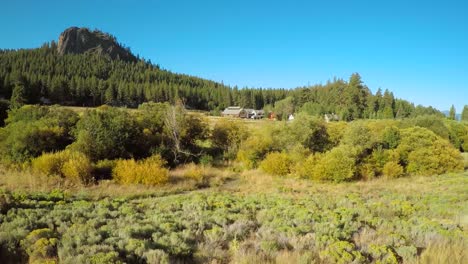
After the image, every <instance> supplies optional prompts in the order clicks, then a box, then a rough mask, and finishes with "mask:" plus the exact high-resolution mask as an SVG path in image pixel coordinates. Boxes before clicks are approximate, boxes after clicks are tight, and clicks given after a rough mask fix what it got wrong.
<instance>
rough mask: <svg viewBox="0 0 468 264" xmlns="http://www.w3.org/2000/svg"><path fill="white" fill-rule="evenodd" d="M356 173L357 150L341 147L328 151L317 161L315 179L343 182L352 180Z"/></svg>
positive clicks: (345, 146)
mask: <svg viewBox="0 0 468 264" xmlns="http://www.w3.org/2000/svg"><path fill="white" fill-rule="evenodd" d="M355 172H356V149H354V148H353V147H350V146H347V145H341V146H338V147H336V148H333V149H332V150H331V151H328V152H327V153H325V154H324V156H323V157H322V158H321V159H320V160H318V161H317V165H316V166H315V170H314V176H313V178H314V179H317V180H328V181H334V182H342V181H346V180H350V179H352V178H353V177H354V175H355Z"/></svg>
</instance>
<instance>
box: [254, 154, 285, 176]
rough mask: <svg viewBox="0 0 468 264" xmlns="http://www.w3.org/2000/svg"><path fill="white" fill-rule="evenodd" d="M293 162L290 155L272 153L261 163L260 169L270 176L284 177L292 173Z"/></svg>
mask: <svg viewBox="0 0 468 264" xmlns="http://www.w3.org/2000/svg"><path fill="white" fill-rule="evenodd" d="M291 166H292V161H291V159H290V158H289V156H288V154H286V153H283V152H282V153H280V152H271V153H268V155H267V156H266V157H265V159H264V160H263V161H262V162H261V163H260V168H261V169H262V170H263V171H264V172H266V173H269V174H272V175H279V176H284V175H287V174H289V172H290V171H291Z"/></svg>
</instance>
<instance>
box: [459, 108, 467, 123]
mask: <svg viewBox="0 0 468 264" xmlns="http://www.w3.org/2000/svg"><path fill="white" fill-rule="evenodd" d="M461 120H462V121H465V122H468V105H465V107H463V111H462V115H461Z"/></svg>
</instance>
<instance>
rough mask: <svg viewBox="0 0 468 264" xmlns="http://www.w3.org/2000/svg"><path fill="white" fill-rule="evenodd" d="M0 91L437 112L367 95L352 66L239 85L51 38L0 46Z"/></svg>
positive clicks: (86, 98) (75, 101)
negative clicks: (327, 77) (71, 49)
mask: <svg viewBox="0 0 468 264" xmlns="http://www.w3.org/2000/svg"><path fill="white" fill-rule="evenodd" d="M0 98H4V99H6V100H9V101H10V102H11V107H12V108H15V107H20V106H21V105H23V104H36V103H42V104H44V103H50V104H61V105H74V106H100V105H103V104H107V105H111V106H126V107H137V106H138V105H140V104H141V103H143V102H149V101H153V102H170V103H175V102H177V101H182V102H183V103H184V105H185V106H186V107H187V108H191V109H198V110H206V111H213V113H219V112H220V111H222V110H223V109H224V108H225V107H227V106H232V105H238V106H242V107H246V108H255V109H266V110H272V111H275V112H279V113H280V114H279V117H280V118H281V117H283V116H285V115H287V114H291V113H293V112H294V111H298V110H303V111H305V112H307V113H309V114H312V115H323V114H325V113H336V114H338V115H339V116H340V118H341V119H342V120H355V119H360V118H405V117H414V116H419V115H426V114H437V115H442V113H440V112H439V111H438V110H436V109H434V108H432V107H423V106H420V105H418V106H415V105H414V104H412V103H410V102H408V101H406V100H402V99H398V98H395V96H394V95H393V93H392V92H390V91H388V90H385V91H382V90H381V89H379V90H378V91H377V92H376V93H375V94H373V93H372V91H371V90H370V89H369V88H368V87H367V86H366V85H365V84H364V83H363V81H362V80H361V77H360V76H359V74H357V73H356V74H353V75H352V76H351V77H350V79H349V80H347V81H346V80H343V79H334V80H332V81H329V82H327V83H326V84H321V85H313V86H307V87H298V88H296V89H271V88H268V89H263V88H238V87H236V86H235V87H230V86H227V85H224V84H223V83H218V82H214V81H210V80H205V79H202V78H197V77H193V76H189V75H184V74H176V73H172V72H170V71H167V70H164V69H161V68H160V67H159V66H158V65H155V64H153V63H151V61H146V60H144V59H140V60H139V61H138V62H124V61H121V60H112V59H111V58H109V57H105V56H102V55H97V54H66V55H59V54H58V53H57V45H56V43H55V42H51V43H46V44H44V45H43V46H42V47H40V48H37V49H21V50H0Z"/></svg>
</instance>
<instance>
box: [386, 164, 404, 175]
mask: <svg viewBox="0 0 468 264" xmlns="http://www.w3.org/2000/svg"><path fill="white" fill-rule="evenodd" d="M382 173H383V175H384V176H385V177H387V178H398V177H401V176H403V174H404V170H403V167H402V166H401V165H400V164H398V163H397V162H395V161H389V162H387V163H386V164H385V165H384V167H383V169H382Z"/></svg>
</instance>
